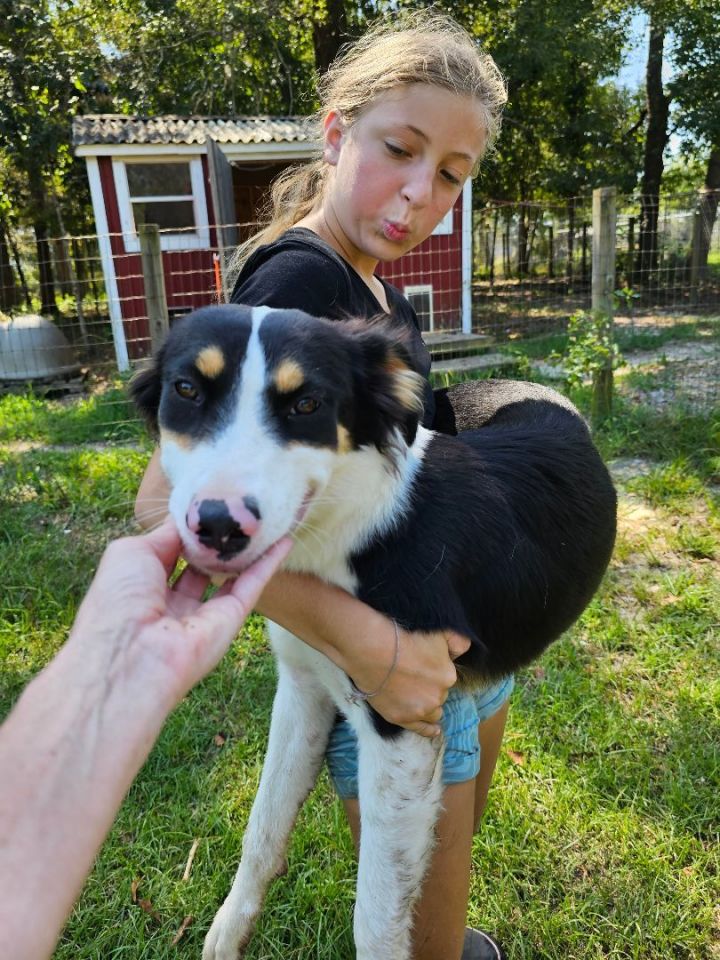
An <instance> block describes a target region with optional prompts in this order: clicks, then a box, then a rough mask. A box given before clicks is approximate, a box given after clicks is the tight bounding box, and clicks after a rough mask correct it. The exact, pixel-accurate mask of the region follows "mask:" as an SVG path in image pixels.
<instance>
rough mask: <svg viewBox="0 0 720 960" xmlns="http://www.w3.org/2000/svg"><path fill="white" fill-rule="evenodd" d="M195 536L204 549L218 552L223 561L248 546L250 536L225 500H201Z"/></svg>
mask: <svg viewBox="0 0 720 960" xmlns="http://www.w3.org/2000/svg"><path fill="white" fill-rule="evenodd" d="M194 532H195V534H196V535H197V538H198V540H199V541H200V543H201V544H202V545H203V546H204V547H210V549H212V550H216V551H217V553H218V556H219V557H220V559H221V560H229V559H230V557H234V556H235V554H237V553H240V552H241V551H242V550H244V549H245V547H246V546H247V545H248V543H249V541H250V535H249V534H248V533H246V532H245V530H243V528H242V526H241V525H240V523H239V522H238V521H237V520H236V518H235V517H233V516H232V514H231V513H230V510H229V509H228V505H227V503H226V502H225V501H224V500H201V501H200V505H199V507H198V514H197V525H196V527H195V531H194Z"/></svg>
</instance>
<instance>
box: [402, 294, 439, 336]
mask: <svg viewBox="0 0 720 960" xmlns="http://www.w3.org/2000/svg"><path fill="white" fill-rule="evenodd" d="M413 293H425V294H429V295H430V329H429V330H423V331H422V332H423V333H432V332H433V330H434V329H435V292H434V290H433V285H432V284H431V283H412V284H410V285H409V286H407V287H404V288H403V294H404V295H405V297H406V298H409V297H410V296H411V295H412V294H413ZM418 319H419V318H418Z"/></svg>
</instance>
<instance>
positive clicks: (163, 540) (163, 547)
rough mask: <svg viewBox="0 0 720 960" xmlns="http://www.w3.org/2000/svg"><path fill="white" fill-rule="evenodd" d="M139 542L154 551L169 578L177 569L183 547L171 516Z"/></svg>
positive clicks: (139, 539) (141, 537)
mask: <svg viewBox="0 0 720 960" xmlns="http://www.w3.org/2000/svg"><path fill="white" fill-rule="evenodd" d="M137 540H138V542H139V543H142V544H143V545H144V546H146V547H149V548H150V549H151V550H152V552H153V553H154V554H155V556H156V557H157V558H158V560H159V561H160V562H161V563H162V565H163V566H164V567H165V570H166V572H167V574H168V576H169V575H170V574H171V573H172V571H173V569H174V567H175V564H176V562H177V558H178V556H179V555H180V550H181V547H182V541H181V539H180V534H179V533H178V529H177V527H176V526H175V521H174V520H173V518H172V517H171V516H170V514H168V515H167V517H165V519H164V520H163V522H162V523H161V524H160V526H159V527H156V528H155V529H154V530H152V531H151V532H150V533H145V534H143V535H142V536H140V537H138V538H137Z"/></svg>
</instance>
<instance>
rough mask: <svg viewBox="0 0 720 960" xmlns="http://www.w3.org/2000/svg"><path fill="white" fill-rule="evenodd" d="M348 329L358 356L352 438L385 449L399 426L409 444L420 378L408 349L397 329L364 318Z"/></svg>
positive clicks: (419, 408) (418, 408)
mask: <svg viewBox="0 0 720 960" xmlns="http://www.w3.org/2000/svg"><path fill="white" fill-rule="evenodd" d="M353 327H354V325H353ZM352 333H353V339H354V340H355V344H356V347H357V348H358V349H359V351H360V354H361V357H362V362H361V363H360V364H358V365H357V367H356V371H355V375H354V376H355V411H354V413H355V417H354V421H355V422H354V424H353V436H354V438H355V440H356V442H357V443H358V445H363V444H368V443H372V444H374V446H376V447H377V448H378V450H379V451H380V452H381V453H387V452H390V448H392V447H393V446H394V444H395V442H396V430H398V429H399V430H400V434H401V436H402V437H403V439H404V440H405V443H406V444H407V445H408V446H410V444H412V442H413V440H414V439H415V434H416V433H417V428H418V424H419V422H420V420H421V419H422V415H423V395H424V392H425V380H424V378H423V377H422V376H421V375H420V374H419V373H417V371H415V370H414V369H413V367H412V362H411V359H410V354H409V353H408V351H407V350H406V349H405V347H404V345H403V344H402V342H401V341H398V339H397V337H396V335H395V331H392V333H391V332H390V331H387V330H383V329H382V327H381V326H380V325H379V324H377V325H373V326H370V327H368V326H367V324H363V326H362V327H354V329H353V331H352Z"/></svg>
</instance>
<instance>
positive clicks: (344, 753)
mask: <svg viewBox="0 0 720 960" xmlns="http://www.w3.org/2000/svg"><path fill="white" fill-rule="evenodd" d="M514 686H515V680H514V678H513V677H512V676H509V677H504V678H503V679H502V680H498V681H497V682H496V683H493V684H491V685H490V686H488V687H483V688H482V689H481V690H476V691H474V692H473V693H468V692H466V691H461V690H457V689H455V688H453V689H452V690H451V691H450V693H449V695H448V698H447V700H446V701H445V705H444V706H443V716H442V729H443V733H444V734H445V756H444V757H443V783H444V784H450V783H464V782H465V781H466V780H473V779H474V778H475V777H476V776H477V775H478V773H479V772H480V760H481V758H480V744H479V742H478V732H477V728H478V724H479V723H482V721H483V720H487V719H488V718H489V717H492V716H493V714H495V713H497V711H498V710H499V709H500V707H502V706H503V704H504V703H505V702H506V701H507V699H508V697H509V696H510V694H511V693H512V689H513V687H514ZM325 759H326V761H327V765H328V771H329V773H330V777H331V779H332V781H333V784H334V785H335V789H336V790H337V793H338V796H339V797H340V798H341V799H343V800H350V799H355V798H356V797H357V795H358V749H357V738H356V736H355V731H354V730H353V728H352V727H351V726H350V724H349V723H348V722H347V720H346V719H345V718H344V717H341V718H339V719H338V720H337V721H336V723H335V726H334V727H333V730H332V733H331V734H330V740H329V742H328V745H327V750H326V753H325Z"/></svg>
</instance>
